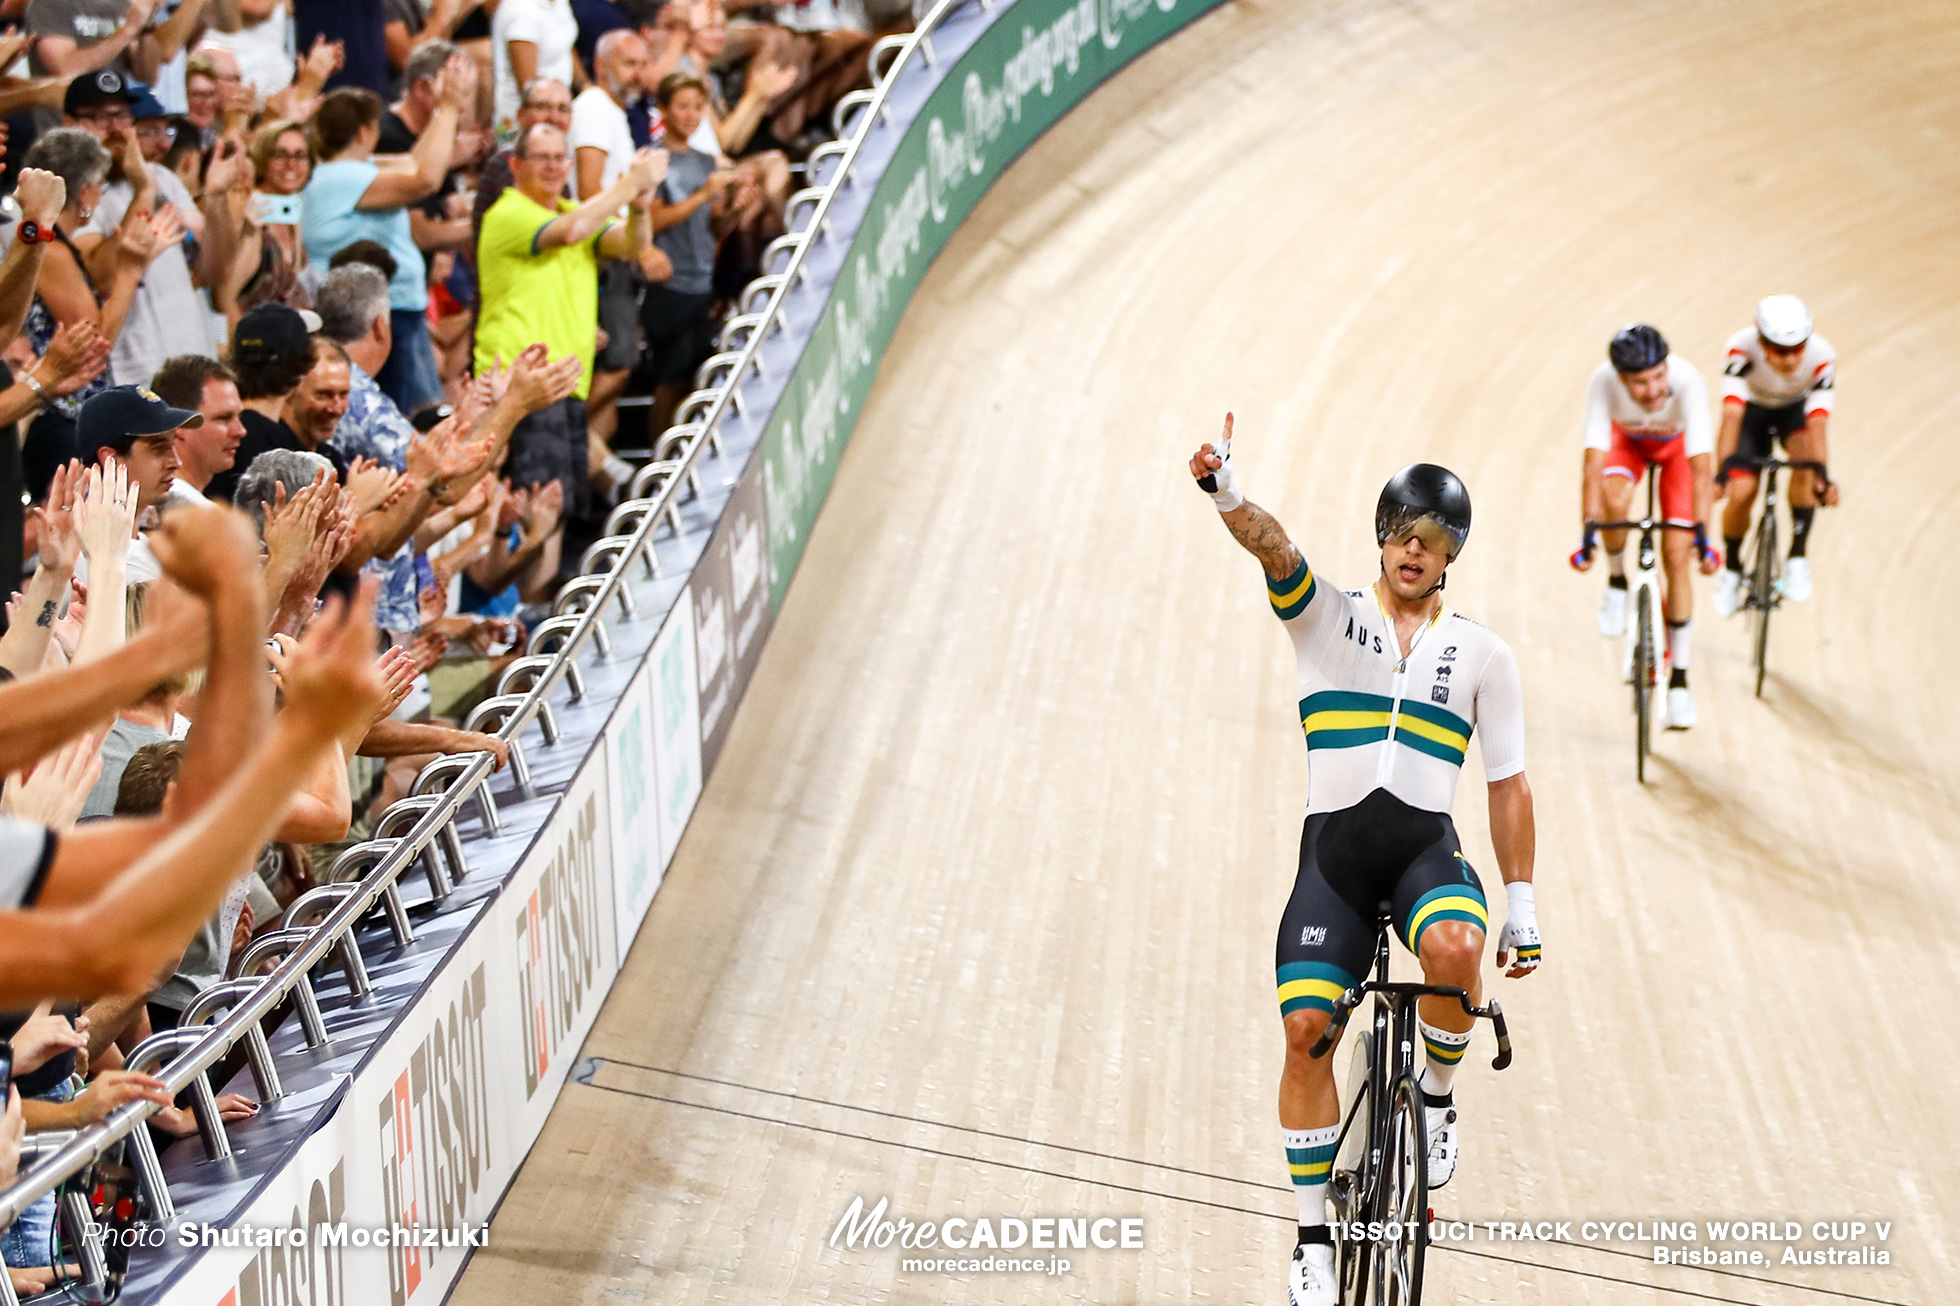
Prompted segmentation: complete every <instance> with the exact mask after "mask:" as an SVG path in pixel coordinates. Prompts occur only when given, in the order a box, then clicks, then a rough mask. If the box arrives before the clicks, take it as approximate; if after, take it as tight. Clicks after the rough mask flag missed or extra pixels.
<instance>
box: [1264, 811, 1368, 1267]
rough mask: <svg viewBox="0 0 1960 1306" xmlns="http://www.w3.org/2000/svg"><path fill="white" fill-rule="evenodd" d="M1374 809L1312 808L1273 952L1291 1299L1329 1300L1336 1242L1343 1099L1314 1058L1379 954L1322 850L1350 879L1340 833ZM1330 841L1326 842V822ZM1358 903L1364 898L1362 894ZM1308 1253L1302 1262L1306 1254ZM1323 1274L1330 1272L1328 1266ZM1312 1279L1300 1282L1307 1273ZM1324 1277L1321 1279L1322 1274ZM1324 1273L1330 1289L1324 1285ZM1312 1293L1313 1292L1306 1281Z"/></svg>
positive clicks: (1329, 1059) (1353, 866) (1326, 1061)
mask: <svg viewBox="0 0 1960 1306" xmlns="http://www.w3.org/2000/svg"><path fill="white" fill-rule="evenodd" d="M1371 819H1373V813H1372V812H1371V811H1369V812H1360V813H1357V812H1356V809H1354V808H1350V809H1348V810H1346V811H1343V812H1316V813H1314V814H1313V815H1311V816H1309V817H1307V820H1306V824H1305V826H1304V828H1303V829H1302V830H1301V832H1300V868H1299V873H1298V874H1297V876H1296V877H1295V879H1294V882H1293V893H1292V896H1291V897H1290V898H1288V899H1287V903H1286V911H1285V914H1284V915H1283V916H1281V918H1280V926H1279V940H1278V946H1277V948H1276V961H1277V966H1278V983H1279V1005H1280V1020H1281V1022H1282V1023H1283V1025H1284V1027H1285V1030H1286V1063H1285V1068H1284V1069H1283V1070H1282V1071H1281V1073H1280V1084H1279V1120H1280V1130H1281V1132H1282V1134H1283V1135H1284V1136H1285V1147H1286V1166H1287V1172H1288V1175H1289V1176H1290V1177H1291V1179H1292V1181H1293V1192H1294V1196H1295V1197H1296V1198H1297V1199H1298V1204H1299V1226H1300V1232H1299V1243H1300V1248H1301V1252H1300V1254H1299V1255H1296V1257H1295V1260H1294V1267H1293V1271H1292V1278H1291V1280H1290V1281H1289V1282H1290V1286H1289V1292H1291V1293H1292V1296H1293V1300H1294V1301H1295V1302H1320V1301H1326V1302H1332V1301H1333V1300H1334V1298H1333V1296H1332V1295H1329V1294H1331V1293H1332V1292H1333V1281H1332V1278H1331V1275H1332V1264H1333V1262H1332V1247H1331V1239H1330V1236H1329V1231H1328V1228H1327V1207H1326V1195H1327V1182H1328V1179H1329V1178H1330V1176H1331V1174H1332V1172H1333V1165H1334V1145H1335V1141H1336V1139H1337V1138H1338V1137H1339V1136H1340V1123H1341V1102H1340V1095H1339V1093H1338V1091H1337V1090H1336V1088H1335V1085H1334V1056H1333V1053H1332V1052H1331V1051H1330V1052H1329V1053H1328V1055H1326V1056H1324V1057H1319V1058H1315V1057H1312V1056H1309V1055H1308V1049H1309V1048H1311V1047H1312V1046H1313V1044H1314V1041H1315V1040H1316V1039H1318V1038H1319V1037H1320V1035H1321V1033H1322V1032H1323V1031H1324V1030H1325V1029H1326V1028H1327V1021H1328V1019H1329V1017H1330V1016H1331V1015H1332V1013H1333V1009H1334V1002H1335V1000H1336V999H1337V998H1339V997H1340V996H1341V994H1342V993H1343V992H1344V991H1346V990H1347V989H1349V988H1351V987H1353V986H1354V985H1355V984H1357V983H1359V982H1360V980H1361V978H1362V977H1363V976H1365V975H1366V974H1367V973H1368V964H1369V961H1370V960H1371V958H1372V956H1373V952H1374V938H1375V936H1374V924H1373V921H1372V920H1371V919H1364V918H1363V916H1362V914H1361V912H1360V911H1358V910H1356V908H1355V907H1354V906H1353V905H1352V903H1351V902H1350V898H1355V896H1356V894H1357V892H1359V893H1361V894H1364V895H1365V893H1366V892H1369V891H1371V890H1368V889H1366V888H1365V887H1363V888H1361V889H1358V890H1357V889H1352V888H1351V889H1349V892H1348V893H1346V894H1343V893H1342V892H1341V891H1340V890H1338V889H1337V888H1336V887H1335V885H1334V884H1333V883H1330V881H1329V878H1328V874H1327V872H1326V871H1325V870H1323V867H1322V862H1321V849H1322V848H1323V846H1326V845H1328V844H1329V843H1330V842H1331V843H1332V844H1333V846H1334V847H1335V848H1336V850H1337V861H1338V862H1339V863H1340V865H1339V866H1337V867H1336V868H1335V869H1334V874H1335V875H1336V877H1337V878H1341V879H1343V881H1344V884H1343V887H1346V885H1345V879H1346V878H1347V877H1348V876H1351V875H1353V873H1354V872H1355V871H1357V870H1360V869H1364V867H1362V866H1361V865H1359V863H1361V862H1364V861H1365V860H1368V859H1365V858H1357V857H1355V856H1354V855H1353V854H1352V853H1351V852H1349V851H1347V844H1348V841H1347V840H1345V839H1344V838H1343V837H1342V836H1343V834H1344V833H1345V832H1346V831H1347V829H1348V828H1349V827H1351V826H1353V825H1355V824H1356V823H1357V822H1362V823H1365V822H1366V821H1369V820H1371ZM1330 822H1332V824H1333V838H1332V840H1331V841H1330V840H1329V839H1328V838H1327V835H1328V827H1329V823H1330ZM1358 900H1364V901H1365V897H1364V898H1362V899H1358ZM1303 1258H1304V1259H1303ZM1323 1271H1324V1272H1325V1273H1324V1275H1323V1273H1322V1272H1323ZM1303 1274H1304V1275H1306V1276H1307V1278H1306V1279H1303V1278H1302V1275H1303ZM1316 1276H1319V1277H1316ZM1322 1277H1324V1278H1325V1288H1324V1292H1323V1291H1321V1289H1320V1287H1319V1285H1320V1284H1321V1279H1322ZM1309 1284H1310V1285H1312V1286H1313V1288H1314V1290H1313V1291H1309V1290H1308V1285H1309Z"/></svg>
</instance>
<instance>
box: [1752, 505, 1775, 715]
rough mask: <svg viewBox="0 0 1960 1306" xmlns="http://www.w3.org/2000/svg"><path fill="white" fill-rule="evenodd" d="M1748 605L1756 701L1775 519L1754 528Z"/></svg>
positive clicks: (1771, 595)
mask: <svg viewBox="0 0 1960 1306" xmlns="http://www.w3.org/2000/svg"><path fill="white" fill-rule="evenodd" d="M1749 590H1750V593H1749V605H1750V607H1751V608H1753V609H1754V612H1753V613H1752V615H1753V616H1754V618H1755V627H1756V628H1755V631H1754V632H1753V633H1754V635H1755V641H1754V643H1755V653H1754V655H1753V661H1752V664H1751V666H1752V669H1753V670H1754V671H1755V673H1756V697H1757V698H1761V697H1762V696H1763V675H1764V673H1765V672H1767V671H1768V670H1769V614H1770V610H1771V609H1772V608H1774V607H1775V606H1776V515H1775V513H1774V512H1773V511H1769V510H1766V511H1765V512H1764V513H1763V521H1762V525H1760V526H1758V527H1757V528H1756V556H1755V557H1754V558H1753V559H1752V560H1751V562H1750V567H1749Z"/></svg>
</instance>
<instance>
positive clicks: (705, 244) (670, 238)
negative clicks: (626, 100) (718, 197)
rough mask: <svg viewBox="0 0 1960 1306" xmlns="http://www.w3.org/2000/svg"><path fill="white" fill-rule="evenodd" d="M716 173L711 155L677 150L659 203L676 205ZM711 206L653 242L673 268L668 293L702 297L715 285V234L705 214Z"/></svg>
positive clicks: (669, 161)
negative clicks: (673, 292) (675, 292)
mask: <svg viewBox="0 0 1960 1306" xmlns="http://www.w3.org/2000/svg"><path fill="white" fill-rule="evenodd" d="M714 170H715V158H714V156H713V155H712V154H703V153H702V152H701V151H700V150H677V151H675V152H674V153H673V154H672V156H670V157H669V159H668V160H667V179H666V180H665V181H663V182H661V183H660V200H661V203H663V204H679V203H682V202H683V201H685V200H686V199H687V197H688V196H690V195H692V194H693V193H694V192H695V191H697V190H700V189H701V184H702V183H703V182H705V181H707V180H708V177H709V175H710V174H711V173H713V172H714ZM713 207H714V206H713V205H712V204H703V205H702V206H701V207H700V208H698V209H696V210H694V212H692V213H690V214H688V215H687V221H685V222H683V223H681V224H680V225H679V226H675V227H669V228H667V230H665V231H663V232H661V233H660V234H659V235H658V236H655V237H654V238H653V243H654V244H656V245H658V246H660V249H661V252H662V253H664V254H666V255H667V258H668V260H669V261H670V262H672V263H673V265H674V275H673V276H671V277H669V278H668V279H667V281H666V283H665V284H666V286H667V288H668V289H669V290H676V291H679V292H680V293H682V294H685V295H704V294H706V293H707V292H708V291H710V290H712V289H714V284H715V233H714V231H713V230H712V229H711V227H710V225H709V224H710V222H711V219H710V217H709V215H708V210H709V209H711V208H713Z"/></svg>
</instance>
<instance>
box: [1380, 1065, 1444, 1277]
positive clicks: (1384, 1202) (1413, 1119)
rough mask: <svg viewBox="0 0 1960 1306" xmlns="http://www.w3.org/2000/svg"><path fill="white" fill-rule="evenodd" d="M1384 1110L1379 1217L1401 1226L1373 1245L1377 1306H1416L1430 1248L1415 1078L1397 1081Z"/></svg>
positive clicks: (1423, 1129) (1424, 1130)
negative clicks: (1423, 1265)
mask: <svg viewBox="0 0 1960 1306" xmlns="http://www.w3.org/2000/svg"><path fill="white" fill-rule="evenodd" d="M1384 1106H1385V1107H1386V1109H1387V1111H1388V1128H1387V1130H1386V1143H1387V1146H1386V1147H1385V1148H1384V1149H1383V1154H1382V1170H1381V1189H1380V1205H1379V1208H1378V1209H1379V1210H1380V1211H1381V1214H1380V1216H1379V1217H1378V1218H1379V1219H1381V1220H1382V1221H1383V1222H1385V1223H1386V1224H1389V1225H1391V1226H1395V1225H1399V1226H1400V1233H1399V1236H1397V1237H1394V1238H1391V1239H1386V1240H1383V1241H1381V1242H1377V1243H1375V1244H1374V1251H1375V1255H1374V1273H1373V1274H1371V1275H1370V1276H1369V1277H1370V1278H1371V1279H1373V1280H1374V1284H1373V1288H1374V1292H1373V1294H1372V1295H1371V1296H1370V1297H1369V1301H1371V1302H1373V1303H1375V1306H1416V1304H1417V1303H1418V1302H1420V1301H1421V1300H1422V1262H1423V1253H1424V1252H1426V1251H1427V1250H1428V1248H1429V1130H1428V1127H1427V1124H1426V1122H1425V1120H1424V1118H1423V1113H1422V1094H1421V1092H1420V1091H1419V1090H1418V1089H1417V1088H1416V1078H1415V1076H1414V1075H1410V1074H1403V1075H1401V1076H1399V1077H1397V1079H1396V1080H1395V1082H1394V1084H1392V1085H1391V1086H1390V1088H1389V1091H1388V1097H1387V1099H1386V1101H1385V1102H1384Z"/></svg>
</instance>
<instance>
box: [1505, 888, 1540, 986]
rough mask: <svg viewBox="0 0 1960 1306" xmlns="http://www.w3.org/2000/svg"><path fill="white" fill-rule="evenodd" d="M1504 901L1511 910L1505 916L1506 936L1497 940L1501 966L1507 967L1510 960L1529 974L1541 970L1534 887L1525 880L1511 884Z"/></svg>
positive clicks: (1507, 910)
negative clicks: (1508, 959)
mask: <svg viewBox="0 0 1960 1306" xmlns="http://www.w3.org/2000/svg"><path fill="white" fill-rule="evenodd" d="M1504 897H1505V898H1506V899H1507V900H1508V902H1509V906H1508V907H1507V909H1506V910H1505V913H1504V932H1503V933H1502V934H1499V935H1498V936H1497V964H1498V965H1500V966H1503V965H1505V958H1506V957H1507V956H1508V957H1509V958H1510V965H1511V966H1522V967H1523V968H1524V969H1525V971H1526V973H1527V974H1528V973H1530V972H1531V971H1534V970H1537V969H1538V961H1539V954H1540V948H1539V944H1538V907H1537V904H1536V903H1535V902H1534V901H1533V900H1532V889H1531V885H1530V883H1529V882H1528V881H1525V880H1511V881H1507V882H1506V883H1505V885H1504Z"/></svg>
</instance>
